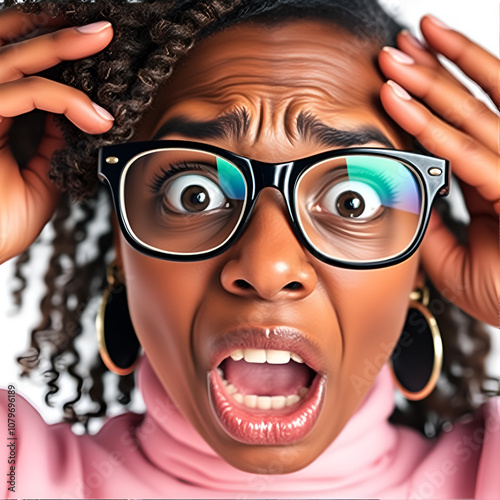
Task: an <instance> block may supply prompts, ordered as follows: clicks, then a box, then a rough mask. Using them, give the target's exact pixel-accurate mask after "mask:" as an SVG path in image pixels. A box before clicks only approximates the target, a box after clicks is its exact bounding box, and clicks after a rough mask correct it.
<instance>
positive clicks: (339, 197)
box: [318, 180, 382, 220]
mask: <svg viewBox="0 0 500 500" xmlns="http://www.w3.org/2000/svg"><path fill="white" fill-rule="evenodd" d="M318 206H319V208H320V209H321V211H322V212H323V211H326V212H330V213H332V214H335V215H339V216H340V217H346V218H356V219H361V220H363V219H369V218H371V217H372V216H373V215H374V214H375V213H377V212H378V211H379V210H380V207H382V201H381V200H380V197H379V195H378V194H377V192H376V191H375V189H373V188H372V187H371V186H369V185H368V184H366V183H364V182H360V181H350V180H349V181H342V182H339V183H338V184H335V185H334V186H333V187H332V188H331V189H329V190H328V191H327V192H326V193H325V194H324V195H323V197H322V198H321V200H320V201H319V203H318Z"/></svg>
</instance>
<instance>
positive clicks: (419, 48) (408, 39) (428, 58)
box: [396, 30, 469, 92]
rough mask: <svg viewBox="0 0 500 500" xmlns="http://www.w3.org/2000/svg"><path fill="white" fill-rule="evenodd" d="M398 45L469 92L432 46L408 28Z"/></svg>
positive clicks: (398, 38)
mask: <svg viewBox="0 0 500 500" xmlns="http://www.w3.org/2000/svg"><path fill="white" fill-rule="evenodd" d="M396 41H397V46H398V47H399V48H400V49H401V50H402V51H403V52H405V53H406V54H408V55H410V56H411V57H413V59H415V61H416V62H417V63H418V64H420V65H422V66H425V67H427V68H430V69H434V70H436V71H438V72H439V73H440V74H441V75H442V76H443V77H445V78H447V79H448V80H449V81H450V82H452V83H454V84H455V85H457V86H458V87H460V88H461V89H463V90H465V91H467V92H469V90H468V89H467V87H466V86H465V85H463V84H462V83H461V82H460V81H458V80H457V79H456V78H455V77H454V76H453V75H452V74H451V73H450V72H449V71H448V70H447V69H446V68H445V67H444V66H443V65H442V64H441V62H440V61H439V59H438V58H437V56H436V54H435V53H434V52H433V51H432V49H431V48H429V47H427V46H425V45H424V44H423V43H421V42H420V41H419V40H418V39H417V38H416V37H414V36H413V35H412V34H411V33H410V32H409V31H408V30H402V31H400V32H399V34H398V36H397V39H396Z"/></svg>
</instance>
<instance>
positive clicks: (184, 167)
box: [148, 163, 206, 194]
mask: <svg viewBox="0 0 500 500" xmlns="http://www.w3.org/2000/svg"><path fill="white" fill-rule="evenodd" d="M190 170H198V171H201V172H206V169H205V168H203V166H202V165H198V164H192V163H178V164H174V165H168V166H166V167H163V166H162V167H160V171H159V172H157V173H156V174H155V175H154V177H153V179H152V180H151V182H150V183H149V185H148V187H149V189H150V191H151V192H152V193H153V194H159V193H160V191H161V188H162V187H163V186H164V185H165V182H167V181H168V180H169V179H170V178H172V177H173V176H174V175H175V174H178V173H180V172H187V171H190Z"/></svg>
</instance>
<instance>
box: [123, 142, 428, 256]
mask: <svg viewBox="0 0 500 500" xmlns="http://www.w3.org/2000/svg"><path fill="white" fill-rule="evenodd" d="M121 196H122V210H123V211H124V220H125V223H126V225H127V226H128V228H129V231H130V232H131V233H132V234H133V235H134V237H135V238H136V239H137V240H138V241H139V242H140V243H142V244H143V245H145V246H148V247H150V248H153V249H156V250H160V251H164V252H169V253H175V254H197V253H205V252H208V251H211V250H214V249H216V248H218V247H220V246H221V245H223V244H224V243H225V242H226V241H227V240H228V239H229V238H230V237H231V236H232V234H233V233H234V232H235V230H236V229H237V226H238V224H239V222H240V220H241V218H242V216H243V212H244V209H245V205H246V203H247V200H248V186H247V183H246V180H245V177H244V175H243V173H242V172H241V171H240V169H239V168H238V167H237V166H236V165H234V164H233V163H231V162H229V161H228V160H226V159H224V158H222V157H220V156H217V155H215V154H212V153H206V152H202V151H196V150H190V149H164V150H155V151H149V152H146V153H143V154H142V155H139V156H138V157H136V158H135V159H133V160H132V161H131V162H130V163H129V164H128V165H127V167H126V169H125V172H124V176H123V177H122V187H121ZM293 201H294V203H295V207H296V212H297V217H298V221H299V224H300V225H301V228H302V232H303V234H304V236H305V237H306V238H307V239H308V241H309V243H310V244H311V245H312V246H313V247H314V248H316V249H317V250H318V251H319V252H321V253H323V254H324V255H326V256H328V257H330V258H333V259H338V260H342V261H346V262H370V261H371V262H373V261H382V260H386V259H389V258H391V257H394V256H397V255H399V254H401V253H402V252H403V251H404V250H405V249H406V248H407V247H408V246H409V245H410V244H411V242H412V240H413V239H414V237H415V235H416V233H417V232H418V229H419V226H420V219H421V212H422V207H423V196H422V186H421V183H420V181H419V180H418V178H417V177H416V175H415V174H414V173H413V172H412V170H411V168H410V167H409V166H407V165H405V164H404V163H402V162H401V161H399V160H396V159H392V158H388V157H384V156H378V155H360V154H356V155H346V156H342V157H336V158H331V159H328V160H325V161H322V162H320V163H317V164H315V165H313V166H312V167H310V168H308V169H307V170H305V172H304V173H303V174H302V176H301V177H300V179H299V181H298V184H297V187H296V189H295V193H294V200H293Z"/></svg>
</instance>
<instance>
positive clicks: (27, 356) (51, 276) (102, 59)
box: [4, 0, 490, 436]
mask: <svg viewBox="0 0 500 500" xmlns="http://www.w3.org/2000/svg"><path fill="white" fill-rule="evenodd" d="M16 3H17V2H16V1H14V0H6V1H5V2H4V7H8V6H11V5H14V4H16ZM18 8H20V9H22V10H25V11H26V10H27V11H31V12H35V13H38V14H41V15H46V14H48V15H52V16H55V15H56V14H62V15H63V17H64V19H65V20H66V23H67V24H68V25H70V26H72V25H84V24H88V23H92V22H95V21H100V20H103V19H105V20H108V21H110V22H111V23H112V25H113V29H114V33H115V35H114V39H113V41H112V42H111V43H110V45H109V46H108V47H106V49H104V50H103V51H101V52H99V53H98V54H96V55H94V56H92V57H89V58H86V59H83V60H79V61H68V62H64V63H61V64H60V65H58V66H57V67H56V68H54V69H51V70H49V71H46V72H44V73H43V75H44V76H48V77H50V78H52V79H54V80H57V81H60V82H62V83H64V84H66V85H70V86H73V87H75V88H77V89H80V90H82V91H83V92H85V93H86V94H87V95H88V96H89V97H90V98H91V99H92V100H93V101H94V102H97V103H98V104H100V105H101V106H103V107H104V108H105V109H108V110H110V112H111V113H112V114H113V116H114V117H115V122H114V125H113V127H112V128H111V130H110V131H109V132H107V133H105V134H101V135H96V136H89V135H86V134H85V133H83V132H82V131H81V130H79V129H78V128H77V127H75V126H74V125H72V124H71V123H70V122H69V121H68V120H67V119H66V118H65V117H59V119H58V123H59V126H60V128H61V130H62V132H63V135H64V138H65V140H66V143H67V148H66V149H64V150H62V151H58V152H56V153H55V154H54V156H53V158H52V160H51V170H50V178H51V180H52V181H53V182H54V183H55V184H56V185H57V186H58V187H59V188H60V189H61V190H62V191H63V196H62V197H61V200H60V204H59V207H58V209H57V211H56V213H55V216H54V218H53V220H52V224H53V226H54V229H55V234H56V237H55V238H54V241H53V243H52V247H53V248H52V257H51V259H50V263H49V266H48V269H47V272H46V274H45V284H46V287H47V291H46V294H45V296H44V298H43V300H42V302H41V311H42V320H41V322H40V324H39V325H38V326H37V327H36V328H35V329H33V331H32V333H31V346H30V349H29V350H28V351H27V352H26V353H24V354H23V355H22V356H20V357H19V358H18V361H19V362H20V364H21V366H22V368H23V372H22V374H24V375H26V374H29V373H31V372H32V371H33V370H34V369H36V368H38V369H40V367H41V366H45V365H46V363H47V362H48V363H49V367H48V369H46V370H45V373H46V374H47V375H48V382H47V384H48V391H47V394H46V398H45V399H46V402H47V404H50V401H51V396H53V395H54V394H55V393H56V392H57V391H58V389H59V386H58V379H59V377H60V374H61V373H63V372H67V373H69V374H70V375H71V376H72V377H73V378H74V380H75V381H76V383H77V389H76V390H77V394H76V396H75V398H74V399H73V400H71V401H68V402H67V403H66V404H65V405H64V418H65V420H67V421H69V422H81V423H83V424H84V425H85V427H87V424H88V422H89V418H91V417H94V416H101V415H104V414H105V413H106V409H107V405H106V402H105V400H104V397H103V396H104V384H103V376H104V374H105V372H106V368H105V366H104V364H103V363H102V361H101V360H100V358H97V359H96V361H95V364H94V365H93V366H92V367H91V368H90V369H88V368H87V370H85V367H82V366H80V365H81V364H82V363H81V362H80V361H81V360H80V354H79V352H78V350H77V349H76V347H75V340H76V339H77V338H78V337H79V336H80V335H81V334H82V331H83V326H82V317H83V315H84V314H85V312H86V311H87V310H88V309H89V307H90V306H91V304H92V300H93V299H94V298H96V297H99V296H100V295H101V294H102V292H103V290H104V288H105V286H106V279H105V274H106V265H107V264H108V263H109V262H110V260H112V258H113V249H112V242H113V238H112V231H111V226H110V222H109V220H108V219H109V217H104V218H105V219H106V221H107V229H106V230H105V231H104V232H103V233H102V234H101V235H99V236H98V237H94V238H95V241H94V246H96V247H97V250H98V251H97V253H95V252H94V255H93V256H92V257H91V258H87V259H82V258H81V247H82V246H83V245H84V243H85V242H86V241H87V240H88V239H89V232H88V228H89V226H90V224H91V223H92V222H93V221H95V220H96V219H98V218H103V205H106V206H108V208H109V204H110V202H109V199H108V198H107V196H106V194H104V193H103V192H102V189H100V188H99V186H98V178H97V172H96V168H97V165H96V151H97V148H99V147H101V146H104V145H109V144H114V143H122V142H126V141H128V140H130V139H131V138H132V137H133V135H134V132H135V130H136V128H137V126H138V124H139V122H140V120H141V118H142V116H143V115H144V112H145V110H147V109H148V108H149V107H150V106H151V104H152V102H153V98H154V96H155V93H156V91H157V89H158V88H159V86H160V84H161V83H162V82H164V81H165V80H166V79H168V78H169V77H170V75H171V74H172V72H173V71H175V67H176V65H177V64H178V63H179V61H180V60H181V59H182V58H183V57H184V56H185V55H186V54H187V53H188V52H189V51H190V49H191V48H192V47H193V46H194V45H195V44H196V43H197V42H198V41H200V40H202V39H204V38H206V37H208V36H210V35H211V34H213V33H216V32H218V31H220V30H222V29H224V28H225V27H227V26H230V25H233V24H235V23H238V22H242V21H245V20H252V21H254V22H264V23H274V24H276V23H280V22H283V21H285V20H288V19H292V18H301V19H303V18H309V19H321V20H323V21H324V20H329V21H331V22H332V23H334V24H336V25H338V26H342V27H343V28H344V29H347V30H348V31H349V32H350V33H352V34H353V35H354V38H355V39H356V40H359V41H360V42H368V43H369V44H370V46H371V47H372V48H373V49H374V50H375V49H377V48H381V47H382V46H383V45H395V37H396V34H397V33H398V32H399V31H400V29H401V26H400V25H399V24H398V23H397V22H396V21H395V20H394V19H393V18H392V17H391V16H389V15H388V14H387V13H386V12H385V11H384V10H383V9H382V8H381V7H380V6H379V4H378V3H377V2H376V0H355V1H353V0H169V1H147V0H145V1H142V2H128V1H126V0H120V1H117V0H113V1H111V0H96V1H92V2H90V1H78V2H75V1H72V2H71V1H70V2H68V1H65V0H59V1H55V0H52V1H36V0H32V1H25V2H24V3H22V4H19V5H18ZM360 46H362V45H360ZM365 46H366V45H365ZM35 114H36V113H35ZM17 122H18V123H17V124H15V126H14V127H13V130H12V142H13V147H14V150H15V149H16V148H15V143H16V131H19V130H22V131H23V134H24V136H26V127H28V124H27V122H26V120H23V119H22V118H21V119H20V120H17ZM34 123H35V121H34V120H33V117H30V125H29V126H33V124H34ZM33 135H36V133H35V131H34V132H33ZM18 136H19V134H18ZM32 147H33V148H34V147H35V145H32ZM14 152H15V153H16V151H14ZM17 155H18V157H19V158H20V163H21V164H22V162H23V155H25V156H26V159H27V158H28V157H29V155H30V152H29V150H28V149H27V148H26V143H25V142H24V143H23V146H22V148H18V150H17ZM24 161H25V160H24ZM103 200H104V201H103ZM438 209H439V211H440V213H441V215H442V216H443V218H444V221H445V223H446V224H448V226H449V227H451V228H452V229H453V231H454V232H455V234H457V235H458V236H459V237H462V238H464V233H465V226H464V225H463V224H459V223H458V222H456V221H454V220H453V219H452V217H451V215H450V210H449V207H448V205H447V204H446V203H445V202H441V203H440V204H439V205H438ZM75 211H78V212H79V215H78V217H77V220H76V222H75V223H74V224H73V225H72V226H71V225H70V226H68V219H69V218H70V216H71V214H74V213H75ZM29 256H30V249H28V250H26V251H25V252H24V253H23V254H22V255H20V256H19V257H18V259H17V261H16V270H15V273H16V276H17V278H18V279H19V280H20V283H21V286H20V287H19V288H18V289H17V290H15V291H14V296H15V299H16V302H17V304H20V303H21V300H22V291H23V289H24V288H25V284H26V279H25V277H24V274H23V269H24V266H25V264H26V262H27V261H28V260H29ZM428 285H429V286H430V289H431V301H430V303H431V305H433V304H434V305H436V307H435V310H434V311H432V312H434V314H435V315H436V316H437V320H438V322H439V324H440V327H441V331H442V337H443V344H444V353H445V354H444V364H443V370H442V373H441V377H440V381H439V383H438V386H437V387H436V389H435V390H434V391H433V393H432V394H431V395H430V396H429V397H427V398H426V399H424V400H422V401H416V402H408V404H406V405H405V406H404V407H398V408H396V410H395V411H394V413H393V415H392V416H391V421H393V422H398V423H403V424H406V425H410V426H412V427H414V428H416V429H418V430H420V431H421V432H422V433H425V434H426V435H428V436H430V435H434V434H436V433H438V432H439V431H440V430H441V428H442V426H443V424H444V423H445V422H453V421H455V420H457V419H458V418H460V417H462V416H464V415H466V414H470V413H473V412H474V411H475V409H476V408H477V407H478V405H479V403H480V401H478V398H477V396H478V394H480V393H481V387H483V385H484V382H485V381H486V379H487V376H486V374H485V358H486V356H487V354H488V352H489V350H490V338H489V335H488V333H487V331H486V330H485V329H484V327H483V325H482V324H481V323H479V322H478V321H476V320H474V319H473V318H471V317H470V316H468V315H467V314H465V313H464V312H462V311H461V310H459V309H458V308H456V307H455V306H454V305H453V304H451V303H450V302H448V301H447V300H446V299H445V298H444V297H442V296H441V295H440V294H439V293H438V291H437V290H436V289H435V288H434V287H433V286H432V283H430V282H429V283H428ZM438 308H439V310H437V309H438ZM461 335H466V336H467V337H468V339H469V340H470V342H471V343H472V344H473V350H472V354H471V353H468V352H467V353H466V352H464V347H463V343H462V342H461V341H460V336H461ZM44 369H45V368H44ZM133 387H134V377H133V374H130V375H127V376H124V377H120V378H119V390H120V396H119V399H120V402H121V403H122V404H124V405H127V404H128V403H129V402H130V397H131V393H132V390H133ZM83 395H88V396H90V399H91V400H92V401H93V402H94V403H96V405H97V409H96V410H95V411H92V412H86V413H83V414H80V413H79V412H77V411H76V410H75V404H76V403H77V402H78V401H79V400H80V399H81V398H82V396H83Z"/></svg>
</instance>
